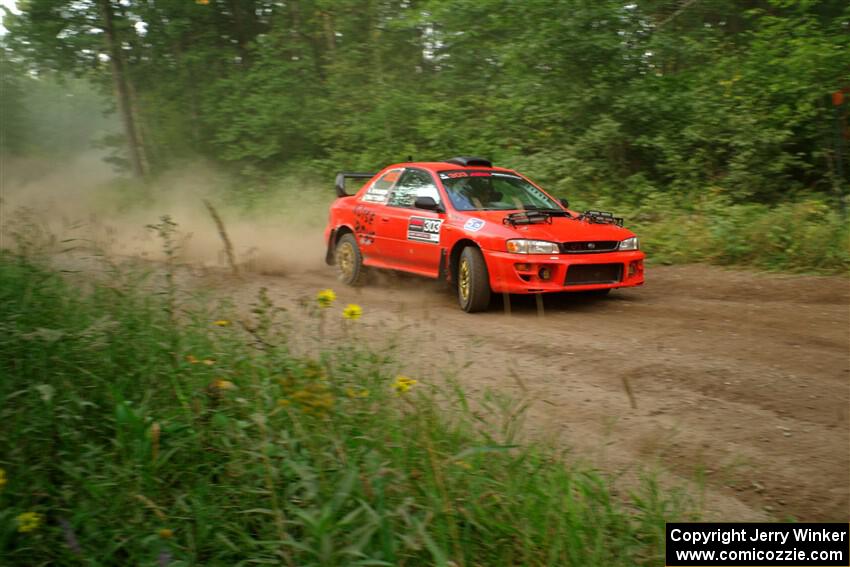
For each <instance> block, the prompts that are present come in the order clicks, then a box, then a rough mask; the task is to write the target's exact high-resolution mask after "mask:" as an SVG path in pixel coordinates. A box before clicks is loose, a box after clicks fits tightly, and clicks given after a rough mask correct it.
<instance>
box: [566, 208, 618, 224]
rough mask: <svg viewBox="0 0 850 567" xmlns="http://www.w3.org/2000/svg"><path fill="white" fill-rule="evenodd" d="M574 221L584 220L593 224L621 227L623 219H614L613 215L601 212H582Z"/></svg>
mask: <svg viewBox="0 0 850 567" xmlns="http://www.w3.org/2000/svg"><path fill="white" fill-rule="evenodd" d="M576 220H586V221H587V222H589V223H593V224H615V225H617V226H623V217H615V216H614V213H606V212H603V211H584V212H583V213H582V214H580V215H579V216H578V217H576Z"/></svg>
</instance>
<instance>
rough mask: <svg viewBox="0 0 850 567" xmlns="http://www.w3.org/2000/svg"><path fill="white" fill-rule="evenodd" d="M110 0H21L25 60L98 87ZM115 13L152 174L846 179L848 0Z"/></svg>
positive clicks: (765, 198) (205, 6)
mask: <svg viewBox="0 0 850 567" xmlns="http://www.w3.org/2000/svg"><path fill="white" fill-rule="evenodd" d="M102 2H103V0H99V2H88V3H81V2H72V1H70V0H30V1H29V2H27V3H26V4H23V5H22V10H23V13H22V14H21V15H20V16H14V17H10V18H9V23H8V26H9V28H10V34H9V45H10V48H11V49H12V53H14V54H15V56H16V57H18V58H21V57H24V58H26V60H28V61H29V62H30V64H31V65H33V66H34V67H35V68H37V69H41V70H43V69H52V70H58V71H62V72H73V73H77V74H85V75H87V76H89V77H90V78H92V79H93V80H95V81H96V82H97V83H98V84H100V85H103V86H104V88H106V87H107V86H108V85H110V82H109V75H110V73H111V71H110V68H109V66H108V65H107V64H106V61H107V60H108V56H107V53H106V51H105V49H106V48H105V46H104V44H103V42H102V41H101V40H102V37H101V35H102V34H101V33H100V29H101V27H102V22H100V19H101V15H100V12H99V11H98V4H99V3H102ZM111 6H112V8H113V11H114V12H115V22H116V24H115V33H116V34H117V35H118V39H119V40H120V41H121V42H122V45H123V47H124V49H123V53H124V54H126V62H125V63H126V67H127V80H128V81H129V84H130V85H131V87H132V88H131V89H130V90H131V91H132V92H131V93H130V95H131V96H130V98H131V105H132V106H133V114H134V116H136V118H137V120H138V121H139V122H140V124H141V127H140V133H139V134H138V137H139V138H140V143H141V144H142V146H144V147H145V148H146V149H145V154H146V155H147V156H148V157H149V159H150V161H151V162H152V165H153V166H154V169H156V170H162V169H164V168H167V167H168V166H169V165H173V164H174V163H175V161H176V160H179V159H184V158H186V157H189V156H193V155H200V156H203V157H205V158H207V159H212V160H214V161H218V162H225V163H229V164H232V165H233V166H234V168H235V169H236V170H238V171H240V172H241V173H242V174H244V175H246V176H247V177H249V178H253V179H254V180H258V181H259V182H260V183H263V182H267V181H268V179H270V178H273V177H274V176H275V175H276V174H277V172H278V171H280V170H282V169H287V168H291V167H292V166H293V165H294V164H305V163H309V164H312V166H313V168H314V169H318V170H320V171H321V172H323V173H329V172H330V171H331V170H334V169H340V168H366V169H374V168H377V167H379V166H382V165H384V164H386V163H388V162H393V161H398V160H402V159H405V158H406V157H407V156H408V155H411V156H413V157H414V158H417V159H441V158H444V157H446V156H449V155H455V154H459V153H482V154H485V155H489V156H491V157H494V158H496V159H498V160H499V162H501V163H505V164H507V165H514V163H515V162H519V161H523V160H527V159H534V158H535V156H538V155H539V156H542V157H543V158H544V159H546V156H550V157H552V158H555V159H556V160H557V161H558V162H559V164H558V166H557V171H556V172H554V173H555V175H554V176H555V177H556V178H557V179H558V180H559V182H561V183H563V184H566V187H565V188H566V189H568V190H569V191H570V192H571V193H576V192H578V191H591V192H600V191H605V192H607V193H608V194H609V195H629V194H634V193H636V192H637V191H638V190H639V189H642V188H643V187H644V186H645V185H646V184H648V185H651V186H653V187H655V188H657V190H660V191H664V192H670V193H674V194H681V193H684V192H688V191H691V190H693V189H694V188H696V187H704V186H712V187H718V188H721V189H722V190H723V191H724V193H725V194H727V195H728V196H730V198H731V199H733V200H734V201H735V202H746V201H757V202H779V201H782V200H784V199H786V198H787V197H788V196H789V195H790V194H794V193H805V194H808V193H811V192H812V191H815V192H820V193H824V194H827V193H831V194H832V195H833V197H840V196H843V195H846V193H847V186H848V183H847V171H850V161H848V160H850V155H848V154H850V152H848V151H847V148H846V145H847V144H846V140H844V141H842V138H841V131H842V129H845V130H846V128H847V106H846V104H845V106H844V107H842V108H839V109H834V108H833V107H832V105H831V103H830V101H829V96H830V94H831V93H833V92H835V91H837V90H839V89H840V88H842V87H847V86H848V81H850V68H848V66H847V62H846V53H847V52H848V51H849V50H850V34H848V33H847V29H848V25H850V7H848V6H847V4H846V2H842V1H841V0H813V1H810V2H787V1H784V0H768V1H766V2H761V3H751V2H743V1H741V0H705V1H701V2H690V3H688V4H686V5H681V6H680V5H679V4H677V3H670V2H659V1H657V0H642V1H640V2H634V3H631V4H628V3H627V4H624V3H622V2H599V1H596V0H557V1H555V2H552V1H542V0H531V1H527V2H509V1H507V0H480V1H477V2H455V1H453V2H447V1H445V0H417V1H414V2H411V1H407V0H405V1H400V0H378V1H374V0H369V1H367V0H345V1H343V2H328V1H326V0H309V1H305V2H297V3H283V4H282V3H279V2H272V1H271V0H250V1H247V2H209V3H205V2H189V1H183V0H157V1H156V2H137V1H135V0H134V1H127V2H120V3H116V2H112V3H111ZM842 160H843V164H842V163H839V161H842ZM842 165H843V170H844V173H843V174H842V173H841V170H842ZM636 176H637V177H636ZM634 180H638V181H639V183H638V184H637V185H638V186H636V185H635V183H632V181H634Z"/></svg>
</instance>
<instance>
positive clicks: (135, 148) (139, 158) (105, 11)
mask: <svg viewBox="0 0 850 567" xmlns="http://www.w3.org/2000/svg"><path fill="white" fill-rule="evenodd" d="M111 2H112V0H98V2H97V3H98V8H99V9H100V15H101V18H102V19H103V35H104V39H105V40H106V48H107V50H108V51H109V61H110V63H111V65H112V83H113V85H114V87H115V98H116V99H117V102H118V111H119V112H120V113H121V119H122V121H123V122H124V133H125V134H126V136H127V150H128V152H129V154H130V164H131V166H132V168H133V174H134V175H135V176H136V177H145V176H146V175H147V173H148V172H147V167H146V165H147V164H146V163H145V159H144V150H143V148H142V147H141V144H140V143H139V132H138V127H137V125H136V120H135V118H134V116H133V105H132V103H131V101H130V89H129V87H128V85H127V76H126V70H125V69H124V57H123V55H122V53H121V43H120V42H119V41H118V39H117V38H116V35H115V26H114V24H113V11H112V3H111Z"/></svg>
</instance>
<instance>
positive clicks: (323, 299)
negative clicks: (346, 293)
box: [316, 289, 336, 309]
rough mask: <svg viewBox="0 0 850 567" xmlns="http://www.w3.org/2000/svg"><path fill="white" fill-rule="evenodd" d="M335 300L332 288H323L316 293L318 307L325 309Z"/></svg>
mask: <svg viewBox="0 0 850 567" xmlns="http://www.w3.org/2000/svg"><path fill="white" fill-rule="evenodd" d="M334 301H336V293H334V290H332V289H323V290H322V291H320V292H319V293H317V294H316V303H318V304H319V307H321V308H322V309H326V308H328V307H330V306H331V305H333V302H334Z"/></svg>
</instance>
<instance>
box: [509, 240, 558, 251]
mask: <svg viewBox="0 0 850 567" xmlns="http://www.w3.org/2000/svg"><path fill="white" fill-rule="evenodd" d="M507 248H508V252H511V253H513V254H557V253H558V252H559V250H558V245H557V244H555V243H554V242H547V241H545V240H525V239H523V238H520V239H517V240H508V242H507Z"/></svg>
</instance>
